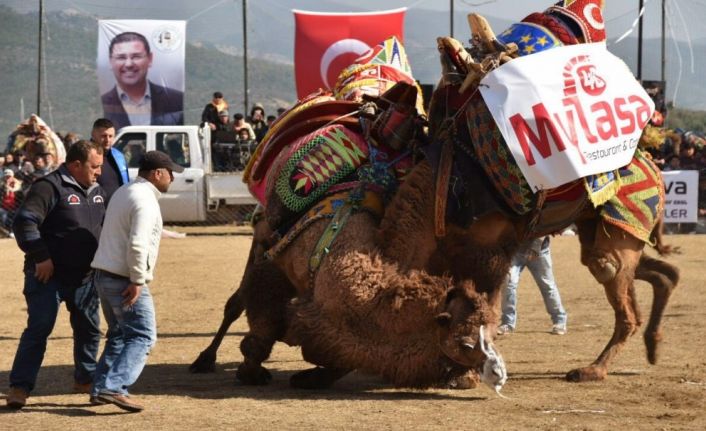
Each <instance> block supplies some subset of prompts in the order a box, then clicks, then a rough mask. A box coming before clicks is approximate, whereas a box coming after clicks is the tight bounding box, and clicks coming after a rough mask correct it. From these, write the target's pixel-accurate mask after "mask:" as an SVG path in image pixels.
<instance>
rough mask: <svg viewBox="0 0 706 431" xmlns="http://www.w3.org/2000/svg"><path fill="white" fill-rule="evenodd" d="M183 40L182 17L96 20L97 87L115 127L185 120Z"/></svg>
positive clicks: (175, 123)
mask: <svg viewBox="0 0 706 431" xmlns="http://www.w3.org/2000/svg"><path fill="white" fill-rule="evenodd" d="M185 42H186V21H164V20H139V19H137V20H100V21H98V57H97V60H96V71H97V73H98V86H99V88H100V94H101V104H102V105H103V116H104V117H105V118H108V119H109V120H111V121H112V122H113V124H115V128H116V130H117V129H120V128H121V127H123V126H129V125H180V124H184V86H185V83H184V57H185V52H186V51H185V45H186V43H185Z"/></svg>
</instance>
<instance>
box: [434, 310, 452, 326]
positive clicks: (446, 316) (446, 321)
mask: <svg viewBox="0 0 706 431" xmlns="http://www.w3.org/2000/svg"><path fill="white" fill-rule="evenodd" d="M436 323H438V324H439V326H442V327H444V328H447V327H449V326H450V325H451V314H450V313H448V312H443V313H441V314H439V315H438V316H436Z"/></svg>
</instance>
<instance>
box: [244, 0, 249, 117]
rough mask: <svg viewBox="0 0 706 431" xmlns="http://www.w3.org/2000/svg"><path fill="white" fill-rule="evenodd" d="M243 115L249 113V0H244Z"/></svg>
mask: <svg viewBox="0 0 706 431" xmlns="http://www.w3.org/2000/svg"><path fill="white" fill-rule="evenodd" d="M243 87H244V89H243V106H244V107H245V109H244V111H243V115H244V116H245V117H246V118H247V115H248V105H249V103H248V0H243Z"/></svg>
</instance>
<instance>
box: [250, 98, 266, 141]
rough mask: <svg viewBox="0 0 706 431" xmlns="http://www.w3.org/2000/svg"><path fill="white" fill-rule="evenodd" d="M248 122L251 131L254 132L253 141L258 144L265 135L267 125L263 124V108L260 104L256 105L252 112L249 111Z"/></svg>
mask: <svg viewBox="0 0 706 431" xmlns="http://www.w3.org/2000/svg"><path fill="white" fill-rule="evenodd" d="M248 122H249V123H250V125H251V126H252V129H253V131H254V132H255V140H256V141H257V142H260V141H261V140H262V138H264V137H265V134H266V133H267V123H266V122H265V108H264V107H263V106H262V105H261V104H259V103H256V104H255V105H254V106H253V108H252V110H251V111H250V118H249V119H248Z"/></svg>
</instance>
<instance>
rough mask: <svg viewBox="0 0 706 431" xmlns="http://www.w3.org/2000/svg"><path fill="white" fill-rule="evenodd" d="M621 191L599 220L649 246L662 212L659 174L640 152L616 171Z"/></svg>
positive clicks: (619, 190)
mask: <svg viewBox="0 0 706 431" xmlns="http://www.w3.org/2000/svg"><path fill="white" fill-rule="evenodd" d="M618 175H619V176H620V181H621V187H620V188H619V189H618V191H617V193H615V194H614V195H613V196H612V197H611V198H610V199H609V200H608V201H607V202H606V203H605V204H604V205H603V207H602V209H601V213H600V214H601V218H603V220H604V221H606V222H607V223H610V224H612V225H615V226H617V227H619V228H621V229H622V230H624V231H626V232H628V233H629V234H631V235H632V236H634V237H635V238H638V239H640V240H642V241H644V242H646V243H650V242H651V239H650V234H651V232H652V229H653V228H654V226H655V224H656V223H657V219H658V217H659V215H660V214H661V213H662V211H663V210H664V199H665V198H664V185H663V183H662V174H661V173H660V171H659V168H657V166H655V164H654V163H653V162H652V161H651V160H650V159H648V158H647V157H645V156H644V155H643V154H642V152H641V151H639V150H638V151H637V152H636V153H635V157H633V159H632V162H631V163H630V164H629V165H627V166H625V167H623V168H621V169H619V171H618Z"/></svg>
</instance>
